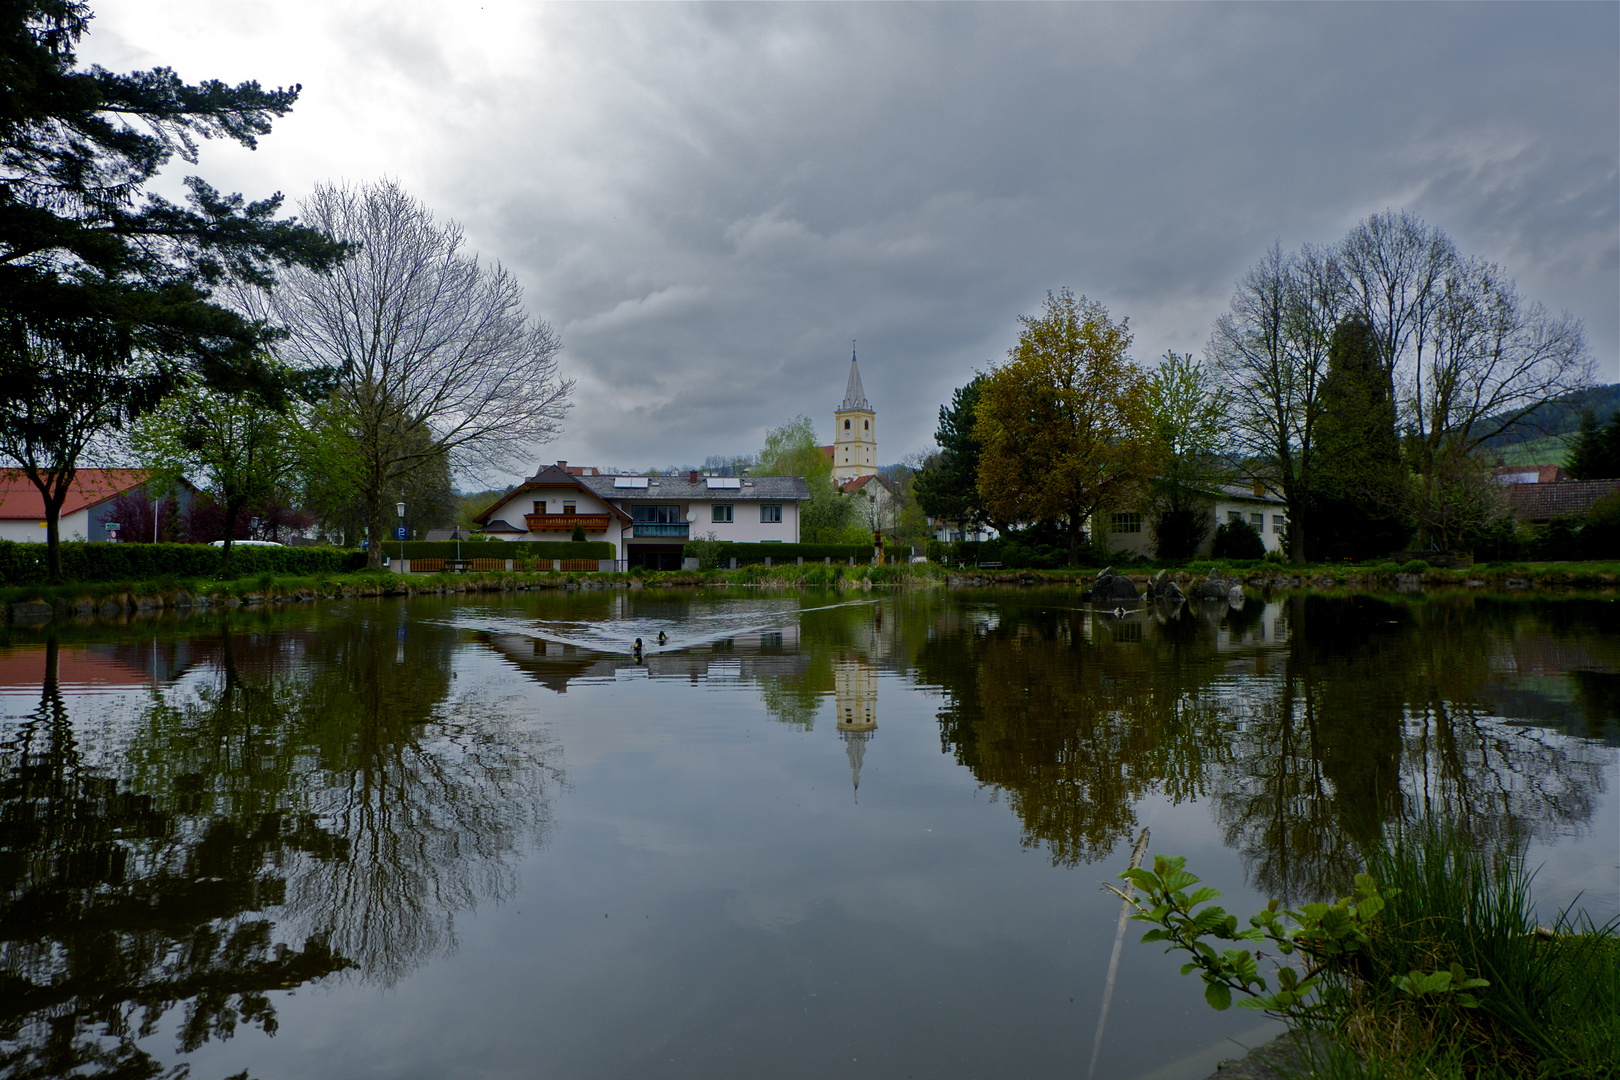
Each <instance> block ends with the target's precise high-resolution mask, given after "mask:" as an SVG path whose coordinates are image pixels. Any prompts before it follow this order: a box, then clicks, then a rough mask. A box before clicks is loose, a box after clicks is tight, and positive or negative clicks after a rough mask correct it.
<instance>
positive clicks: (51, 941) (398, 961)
mask: <svg viewBox="0 0 1620 1080" xmlns="http://www.w3.org/2000/svg"><path fill="white" fill-rule="evenodd" d="M401 614H403V613H401ZM403 626H404V624H403V623H401V624H398V627H396V624H395V623H393V622H391V621H389V622H378V621H377V620H375V619H372V620H359V619H356V620H350V621H337V620H324V621H323V622H322V624H321V625H320V627H319V629H318V630H314V629H312V630H308V631H300V632H279V633H277V632H271V633H262V634H251V635H250V634H241V633H234V632H222V633H221V634H220V635H219V636H218V637H217V639H216V640H215V641H214V642H213V646H214V653H215V657H216V660H217V663H216V665H215V676H214V677H213V678H212V680H211V681H210V682H209V683H208V684H207V685H204V686H202V687H200V688H198V689H196V690H195V691H194V692H189V693H188V692H183V691H179V690H174V691H170V692H168V693H163V692H154V694H153V696H152V699H151V700H150V701H149V702H148V704H147V706H146V708H145V710H144V714H143V715H142V717H141V721H140V723H139V724H138V725H136V727H135V730H134V734H133V735H132V736H127V737H126V738H125V741H123V742H122V743H121V744H119V745H101V744H99V741H100V740H104V739H107V738H109V737H111V732H110V730H101V729H93V728H88V727H84V728H76V727H75V725H74V724H73V723H72V722H71V720H70V718H69V713H68V707H67V704H66V702H65V701H64V698H63V695H62V693H61V690H60V687H59V685H58V683H57V679H56V677H55V672H56V670H57V664H56V654H57V645H56V642H55V641H54V640H52V641H50V642H49V644H48V646H47V649H48V655H47V672H48V674H47V678H46V680H45V685H44V687H43V690H42V694H41V702H40V705H39V707H38V708H37V709H36V710H35V711H34V712H33V713H32V714H31V715H30V716H28V717H27V718H26V719H25V721H24V722H23V723H22V724H21V725H19V726H18V727H17V728H16V729H15V730H14V732H13V733H12V735H11V736H10V737H9V738H8V739H7V740H6V742H5V743H4V745H3V746H0V1002H3V1004H0V1040H3V1043H4V1049H3V1050H0V1073H4V1074H5V1075H7V1076H18V1077H25V1076H40V1077H44V1076H61V1075H66V1074H68V1073H73V1074H74V1075H118V1076H136V1077H144V1076H156V1075H161V1074H164V1072H165V1069H164V1067H163V1065H162V1064H161V1063H160V1061H159V1058H158V1056H155V1055H154V1053H153V1052H152V1051H150V1050H149V1049H148V1048H147V1046H143V1045H142V1042H141V1040H144V1039H146V1038H147V1037H148V1036H151V1035H153V1034H154V1033H156V1032H157V1031H158V1030H159V1027H160V1024H162V1025H164V1026H165V1027H167V1026H169V1025H174V1026H176V1027H177V1028H178V1032H179V1038H178V1041H179V1049H180V1050H181V1051H183V1052H184V1051H190V1050H193V1049H195V1048H196V1047H198V1046H199V1045H201V1044H202V1043H204V1042H206V1041H208V1040H209V1039H214V1038H228V1037H229V1036H230V1035H231V1034H233V1033H234V1031H235V1030H236V1028H237V1026H238V1025H249V1026H253V1027H258V1028H261V1029H263V1030H264V1031H266V1032H269V1033H273V1032H274V1031H275V1028H276V1017H275V1011H274V1008H273V1006H272V1004H271V1001H270V999H269V997H268V994H269V992H270V991H272V990H279V989H289V988H292V987H295V986H298V985H301V984H304V983H306V982H310V981H312V980H316V979H321V978H325V977H328V976H332V975H334V974H336V973H339V972H343V971H348V972H351V973H353V974H355V975H357V976H358V977H360V978H362V979H367V980H375V981H379V982H382V983H391V982H393V981H394V980H396V979H398V978H400V977H401V976H402V975H403V974H405V973H406V972H408V971H409V970H410V969H411V968H413V967H414V966H416V965H417V964H420V963H421V962H422V961H423V960H424V959H426V958H427V957H429V956H431V955H433V954H434V953H436V952H441V951H443V950H446V949H449V948H452V947H453V946H454V941H455V938H454V926H455V917H456V915H457V913H458V912H462V911H466V910H468V909H470V908H471V907H472V906H473V905H474V904H476V903H477V902H478V901H479V900H481V899H485V900H487V899H499V898H501V897H503V896H505V895H507V894H508V893H509V892H510V891H511V889H512V888H513V886H514V881H515V878H514V875H515V864H516V858H517V856H518V855H519V854H520V853H521V851H522V849H523V848H524V847H525V846H526V845H529V844H535V843H540V842H543V840H544V838H545V835H546V831H547V825H548V821H549V808H548V798H549V791H550V789H551V788H552V786H553V785H554V783H555V781H556V779H557V773H556V770H555V767H554V766H553V765H552V764H551V760H550V759H551V757H552V756H553V755H552V754H551V748H550V747H549V746H548V745H547V744H546V743H545V742H544V741H543V740H541V739H540V738H539V737H538V736H537V735H536V734H535V733H533V732H532V730H529V729H527V728H525V727H523V726H521V725H519V724H514V723H513V722H512V719H513V718H512V717H511V716H510V715H509V714H510V709H509V703H507V702H499V701H488V700H482V699H480V698H479V696H478V695H477V694H476V693H475V692H474V693H465V694H458V693H457V692H456V687H455V684H454V681H453V674H452V670H451V654H452V651H453V648H454V646H455V631H453V630H450V629H447V628H442V627H434V626H431V625H425V624H423V623H420V622H414V623H411V624H410V626H409V632H408V633H407V632H405V631H404V630H403V629H402V627H403ZM91 744H96V745H91ZM87 758H94V759H95V760H103V761H106V760H121V761H122V762H123V766H122V767H121V768H118V769H116V771H114V770H109V769H96V768H91V767H88V766H87V765H86V764H85V760H86V759H87ZM158 1053H159V1054H161V1050H159V1051H158ZM169 1071H171V1072H174V1073H176V1074H179V1073H181V1072H183V1071H184V1066H175V1067H174V1068H173V1069H172V1070H169Z"/></svg>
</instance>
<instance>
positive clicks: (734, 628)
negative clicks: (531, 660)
mask: <svg viewBox="0 0 1620 1080" xmlns="http://www.w3.org/2000/svg"><path fill="white" fill-rule="evenodd" d="M876 603H878V600H868V599H861V600H849V601H845V602H844V603H839V604H822V605H819V606H817V607H811V608H799V607H794V608H789V607H785V606H777V605H770V604H759V603H757V602H755V603H754V604H751V605H750V608H751V610H746V611H736V610H735V609H732V610H719V609H716V610H714V611H697V612H693V611H688V612H686V613H685V615H684V616H683V617H681V618H679V619H672V618H655V617H651V616H632V617H617V616H609V617H608V618H605V619H599V620H594V621H580V620H566V621H563V620H557V621H549V620H543V619H542V620H533V619H521V618H512V617H508V616H502V615H496V614H493V613H482V612H480V613H470V614H468V615H461V616H455V617H452V618H448V619H439V620H432V622H433V623H434V624H436V625H440V626H451V627H455V628H456V629H459V630H473V631H481V632H484V633H490V634H520V635H523V636H525V637H537V638H540V639H542V640H544V641H547V642H555V643H557V644H559V645H568V646H571V647H573V648H576V649H586V650H589V651H591V652H599V653H612V654H619V655H625V656H629V655H633V654H634V653H635V648H636V639H637V638H640V639H641V646H642V655H644V656H650V655H653V654H655V653H666V652H677V651H679V650H682V649H697V648H703V647H705V646H710V645H714V644H715V643H717V642H721V641H726V640H728V639H730V638H736V637H741V636H744V635H748V634H765V633H770V632H772V631H776V630H781V629H783V628H784V627H788V626H792V625H794V624H796V623H797V622H798V621H799V616H801V615H805V614H808V613H810V612H815V611H831V610H834V609H836V608H844V607H865V606H870V605H873V604H876ZM762 609H763V610H762ZM659 631H663V632H664V633H665V635H666V636H667V637H668V641H667V642H666V643H665V644H663V645H659V644H658V643H657V641H658V633H659Z"/></svg>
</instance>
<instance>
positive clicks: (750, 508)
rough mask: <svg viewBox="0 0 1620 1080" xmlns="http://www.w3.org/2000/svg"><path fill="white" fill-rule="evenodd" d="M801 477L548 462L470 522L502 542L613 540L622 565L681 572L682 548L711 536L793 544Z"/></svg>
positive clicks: (802, 493)
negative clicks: (579, 537) (634, 470)
mask: <svg viewBox="0 0 1620 1080" xmlns="http://www.w3.org/2000/svg"><path fill="white" fill-rule="evenodd" d="M809 498H810V489H809V487H808V486H807V485H806V484H805V481H804V478H803V477H802V476H743V477H736V476H704V475H702V474H700V473H696V472H689V473H682V474H679V475H676V476H613V475H604V474H601V473H598V472H597V471H596V470H595V469H585V468H579V467H578V466H575V467H572V468H571V467H569V465H568V463H567V462H566V461H559V462H557V464H555V465H548V466H546V467H545V468H543V469H541V470H540V471H539V472H537V473H535V474H534V475H533V476H531V477H529V478H528V479H527V480H525V481H524V482H523V483H522V484H520V485H519V486H518V487H517V488H516V489H514V490H513V491H511V492H509V493H507V494H505V495H503V496H501V498H500V499H499V501H497V502H496V504H495V505H494V506H491V507H490V508H489V509H488V510H486V511H484V512H483V513H482V514H480V515H478V517H477V518H476V519H475V520H476V521H477V522H478V524H479V525H480V526H482V527H483V536H484V537H485V538H487V539H492V540H493V539H500V540H567V539H568V538H569V537H570V536H571V535H572V534H573V531H574V528H575V526H578V527H580V528H582V529H584V531H585V538H586V539H587V540H605V541H607V542H608V543H611V544H613V545H614V547H615V549H616V555H615V558H616V559H618V560H619V561H620V562H621V563H623V564H625V565H626V566H646V567H648V568H650V569H662V570H678V569H680V566H681V548H682V546H683V545H684V544H685V543H686V541H688V540H690V539H697V538H702V537H705V536H708V535H709V534H711V533H712V534H713V535H714V537H715V539H717V540H723V541H731V542H733V543H744V544H758V543H766V544H769V543H786V544H792V543H798V540H799V507H800V504H802V503H803V502H805V501H806V500H808V499H809Z"/></svg>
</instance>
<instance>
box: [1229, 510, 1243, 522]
mask: <svg viewBox="0 0 1620 1080" xmlns="http://www.w3.org/2000/svg"><path fill="white" fill-rule="evenodd" d="M1242 520H1243V512H1242V511H1241V510H1228V511H1227V512H1226V523H1227V524H1228V525H1231V524H1234V523H1236V522H1239V521H1242Z"/></svg>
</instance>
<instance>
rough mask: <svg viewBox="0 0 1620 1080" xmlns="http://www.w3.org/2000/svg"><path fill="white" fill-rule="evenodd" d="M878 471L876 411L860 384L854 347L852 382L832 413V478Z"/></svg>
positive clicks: (850, 377) (846, 478)
mask: <svg viewBox="0 0 1620 1080" xmlns="http://www.w3.org/2000/svg"><path fill="white" fill-rule="evenodd" d="M875 472H877V413H875V412H874V411H873V410H872V405H871V403H870V402H869V401H867V400H866V391H865V390H863V389H862V388H861V369H860V368H859V367H858V366H857V365H856V363H855V350H853V349H851V350H850V353H849V385H848V386H846V387H845V388H844V403H843V404H842V405H840V406H838V411H837V412H835V413H833V479H834V480H853V479H854V478H855V477H857V476H871V475H872V474H873V473H875Z"/></svg>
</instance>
